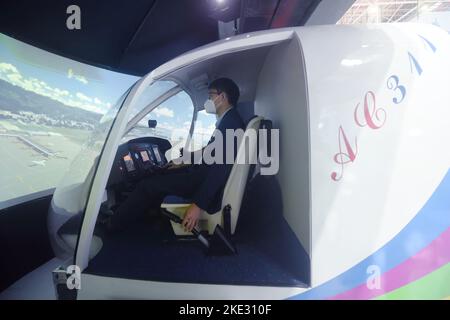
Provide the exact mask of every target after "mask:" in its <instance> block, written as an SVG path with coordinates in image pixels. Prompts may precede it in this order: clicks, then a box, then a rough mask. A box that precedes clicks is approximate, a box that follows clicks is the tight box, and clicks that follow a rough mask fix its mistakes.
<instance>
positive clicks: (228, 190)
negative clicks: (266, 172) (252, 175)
mask: <svg viewBox="0 0 450 320" xmlns="http://www.w3.org/2000/svg"><path fill="white" fill-rule="evenodd" d="M262 120H263V118H262V117H259V116H256V117H254V118H252V119H250V121H249V122H248V124H247V127H246V128H245V132H244V136H243V138H242V141H241V143H240V145H239V148H238V152H237V155H236V161H235V163H234V165H233V168H232V169H231V172H230V175H229V177H228V180H227V183H226V184H225V188H224V192H223V197H222V209H223V208H224V207H225V206H226V205H230V206H231V216H230V227H231V228H230V231H231V234H234V231H235V229H236V224H237V220H238V217H239V211H240V209H241V202H242V197H243V195H244V191H245V187H246V185H247V181H248V174H249V169H250V166H251V165H252V164H253V165H254V164H256V163H257V149H258V148H257V147H258V129H259V127H260V124H261V121H262Z"/></svg>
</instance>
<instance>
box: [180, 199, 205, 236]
mask: <svg viewBox="0 0 450 320" xmlns="http://www.w3.org/2000/svg"><path fill="white" fill-rule="evenodd" d="M201 213H202V209H201V208H200V207H199V206H197V205H196V204H195V203H193V204H191V205H190V206H189V208H188V209H187V210H186V213H185V214H184V219H183V222H182V223H181V225H182V226H183V227H184V230H186V231H189V232H190V231H192V229H193V228H194V227H195V226H196V225H197V223H198V220H199V219H200V214H201Z"/></svg>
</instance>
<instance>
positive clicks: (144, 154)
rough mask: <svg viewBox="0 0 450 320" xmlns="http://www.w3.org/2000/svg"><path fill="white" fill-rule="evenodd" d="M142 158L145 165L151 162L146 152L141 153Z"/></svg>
mask: <svg viewBox="0 0 450 320" xmlns="http://www.w3.org/2000/svg"><path fill="white" fill-rule="evenodd" d="M141 157H142V162H144V163H145V162H147V161H149V160H150V158H149V157H148V153H147V151H146V150H142V151H141Z"/></svg>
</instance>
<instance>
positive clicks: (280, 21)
mask: <svg viewBox="0 0 450 320" xmlns="http://www.w3.org/2000/svg"><path fill="white" fill-rule="evenodd" d="M319 2H320V0H222V1H220V0H128V1H124V0H122V1H119V0H95V1H94V0H40V1H29V0H14V1H5V0H3V1H2V3H1V4H0V32H1V33H3V34H6V35H8V36H11V37H13V38H15V39H18V40H21V41H23V42H26V43H28V44H31V45H33V46H36V47H39V48H41V49H44V50H47V51H50V52H53V53H56V54H59V55H61V56H65V57H68V58H71V59H74V60H77V61H80V62H84V63H87V64H91V65H95V66H99V67H103V68H107V69H110V70H114V71H118V72H124V73H129V74H134V75H143V74H145V73H147V72H149V71H151V70H152V69H154V68H156V67H158V66H159V65H161V64H163V63H164V62H166V61H168V60H170V59H172V58H174V57H176V56H178V55H179V54H181V53H183V52H186V51H188V50H191V49H194V48H196V47H198V46H201V45H204V44H207V43H210V42H213V41H215V40H218V39H219V31H218V20H221V21H224V22H230V21H231V24H234V22H233V21H234V20H235V19H236V18H239V22H238V23H237V22H236V27H237V30H238V33H245V32H251V31H256V30H264V29H270V28H280V27H288V26H298V25H303V24H304V23H305V22H306V20H307V19H308V17H309V16H310V14H311V13H312V12H313V11H314V9H315V8H316V6H317V5H318V3H319ZM70 5H78V6H79V7H80V10H81V15H80V17H81V19H80V21H81V29H80V30H69V29H68V28H67V27H66V20H67V18H68V17H69V16H70V14H68V13H66V10H67V8H68V6H70Z"/></svg>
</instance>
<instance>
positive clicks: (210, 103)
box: [203, 99, 217, 114]
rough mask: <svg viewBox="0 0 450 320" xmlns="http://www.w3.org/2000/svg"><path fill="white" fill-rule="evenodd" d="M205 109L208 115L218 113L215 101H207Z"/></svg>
mask: <svg viewBox="0 0 450 320" xmlns="http://www.w3.org/2000/svg"><path fill="white" fill-rule="evenodd" d="M203 107H204V108H205V111H206V112H207V113H212V114H216V113H217V109H216V105H215V104H214V101H213V100H211V99H208V100H206V101H205V104H204V105H203Z"/></svg>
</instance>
